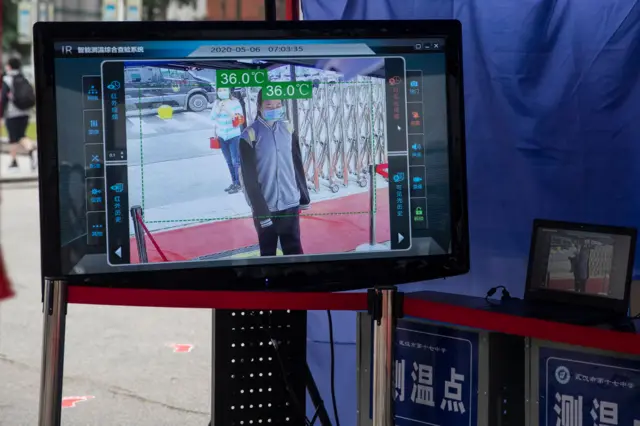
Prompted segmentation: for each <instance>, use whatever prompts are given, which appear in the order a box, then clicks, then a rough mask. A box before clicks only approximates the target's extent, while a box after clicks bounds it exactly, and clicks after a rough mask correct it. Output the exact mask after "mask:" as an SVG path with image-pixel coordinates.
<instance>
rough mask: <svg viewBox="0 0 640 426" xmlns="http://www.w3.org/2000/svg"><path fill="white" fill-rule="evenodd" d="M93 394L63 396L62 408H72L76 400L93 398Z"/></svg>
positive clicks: (82, 400) (81, 400)
mask: <svg viewBox="0 0 640 426" xmlns="http://www.w3.org/2000/svg"><path fill="white" fill-rule="evenodd" d="M94 398H95V396H90V395H87V396H65V397H64V398H62V408H74V407H75V406H76V404H77V403H78V402H84V401H88V400H90V399H94Z"/></svg>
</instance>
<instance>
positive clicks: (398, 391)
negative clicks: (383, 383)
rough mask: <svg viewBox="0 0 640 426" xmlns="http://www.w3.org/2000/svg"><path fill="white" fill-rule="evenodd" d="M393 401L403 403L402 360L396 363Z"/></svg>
mask: <svg viewBox="0 0 640 426" xmlns="http://www.w3.org/2000/svg"><path fill="white" fill-rule="evenodd" d="M393 387H394V389H395V392H394V393H393V399H395V400H398V401H400V402H403V401H404V360H399V361H396V374H395V380H394V386H393Z"/></svg>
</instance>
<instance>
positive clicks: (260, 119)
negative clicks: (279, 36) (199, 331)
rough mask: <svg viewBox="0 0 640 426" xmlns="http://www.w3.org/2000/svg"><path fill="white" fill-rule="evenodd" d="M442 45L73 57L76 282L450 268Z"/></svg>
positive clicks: (70, 116)
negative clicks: (385, 263)
mask: <svg viewBox="0 0 640 426" xmlns="http://www.w3.org/2000/svg"><path fill="white" fill-rule="evenodd" d="M442 44H443V41H442V40H439V39H433V40H383V39H376V40H342V41H341V40H331V41H328V40H326V41H323V40H313V41H304V40H303V41H300V40H296V41H295V42H287V41H272V42H269V41H264V40H262V41H257V42H248V41H246V40H245V41H238V42H229V41H227V42H207V41H203V42H175V43H174V42H163V43H161V44H160V43H154V42H130V43H116V44H111V45H100V44H95V43H93V44H86V45H83V44H78V43H75V44H68V45H67V44H60V46H58V48H59V49H60V51H59V53H58V55H57V58H56V63H55V79H56V102H57V114H58V140H59V141H60V142H59V156H60V162H59V163H60V191H61V215H62V221H61V222H62V223H61V228H62V229H61V236H62V244H63V251H62V253H63V259H62V262H63V264H64V265H65V270H67V271H68V272H69V273H70V274H88V273H104V272H115V271H123V270H129V271H131V270H145V269H162V268H172V269H174V268H181V267H184V268H193V267H217V266H240V265H252V264H273V263H293V262H309V261H331V260H341V259H345V258H347V257H349V258H354V259H358V258H367V259H368V258H380V257H407V256H409V257H410V256H429V255H440V254H446V253H449V252H450V246H451V229H450V228H451V224H450V202H449V155H448V130H447V129H448V127H447V126H448V121H447V120H448V117H447V87H446V84H445V82H446V68H445V67H446V61H445V54H444V52H443V50H442V49H443V47H444V46H443V45H442Z"/></svg>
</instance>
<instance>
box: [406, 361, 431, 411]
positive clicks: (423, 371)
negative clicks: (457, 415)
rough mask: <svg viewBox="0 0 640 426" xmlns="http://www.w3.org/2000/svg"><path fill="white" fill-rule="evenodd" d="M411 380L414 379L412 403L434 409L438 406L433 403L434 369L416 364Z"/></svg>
mask: <svg viewBox="0 0 640 426" xmlns="http://www.w3.org/2000/svg"><path fill="white" fill-rule="evenodd" d="M411 378H412V379H413V388H412V389H411V401H412V402H414V403H416V404H420V405H427V406H429V407H434V406H435V405H436V404H435V402H434V401H433V367H431V366H429V365H423V364H417V363H415V362H414V363H413V371H412V372H411Z"/></svg>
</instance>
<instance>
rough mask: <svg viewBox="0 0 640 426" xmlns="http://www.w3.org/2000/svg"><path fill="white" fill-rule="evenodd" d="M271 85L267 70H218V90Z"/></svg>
mask: <svg viewBox="0 0 640 426" xmlns="http://www.w3.org/2000/svg"><path fill="white" fill-rule="evenodd" d="M267 83H269V75H268V74H267V70H217V71H216V88H232V87H262V86H264V85H265V84H267Z"/></svg>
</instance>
